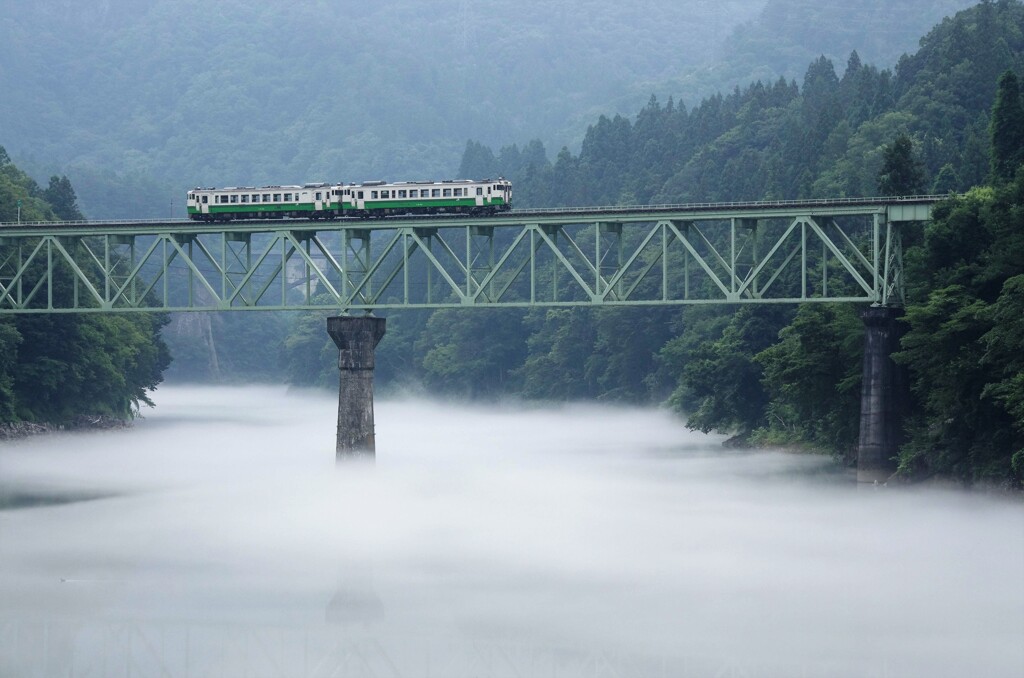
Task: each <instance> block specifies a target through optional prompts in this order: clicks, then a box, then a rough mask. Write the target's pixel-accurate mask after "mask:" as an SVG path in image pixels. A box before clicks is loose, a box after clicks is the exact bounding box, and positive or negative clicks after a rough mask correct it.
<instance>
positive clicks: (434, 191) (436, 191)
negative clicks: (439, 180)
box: [430, 188, 441, 198]
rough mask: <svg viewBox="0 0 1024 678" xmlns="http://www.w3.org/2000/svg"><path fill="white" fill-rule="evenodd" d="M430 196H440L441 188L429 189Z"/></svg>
mask: <svg viewBox="0 0 1024 678" xmlns="http://www.w3.org/2000/svg"><path fill="white" fill-rule="evenodd" d="M430 196H431V197H432V198H440V197H441V189H440V188H435V189H432V190H431V191H430Z"/></svg>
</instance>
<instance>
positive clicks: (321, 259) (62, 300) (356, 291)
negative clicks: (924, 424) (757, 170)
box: [0, 196, 944, 314]
mask: <svg viewBox="0 0 1024 678" xmlns="http://www.w3.org/2000/svg"><path fill="white" fill-rule="evenodd" d="M942 197H944V196H911V197H897V198H857V199H843V200H809V201H780V202H750V203H719V204H690V205H665V206H648V207H592V208H578V209H550V210H516V211H512V212H508V213H504V214H499V215H494V216H488V217H468V216H448V217H444V216H440V217H438V216H435V217H389V218H385V219H369V220H337V221H300V220H278V221H259V222H234V221H232V222H224V223H212V224H206V223H200V222H192V221H186V220H179V221H174V220H170V221H168V220H164V221H140V220H136V221H125V222H120V221H106V222H99V221H89V222H53V223H23V224H10V223H8V224H0V314H20V313H83V312H86V313H88V312H98V313H110V312H118V313H120V312H138V311H201V310H206V311H276V310H301V309H319V310H330V311H334V312H337V313H341V314H362V313H364V312H381V311H384V310H387V309H405V308H446V307H468V306H477V307H501V306H505V307H510V306H519V307H526V306H623V305H668V304H704V303H731V304H743V303H757V304H763V303H793V302H818V301H846V302H867V303H870V304H875V305H881V306H899V305H900V304H901V303H902V300H903V265H902V229H903V227H904V226H905V225H906V224H908V223H911V222H921V221H926V220H927V219H928V218H929V216H930V213H931V208H932V206H933V205H934V204H935V203H936V202H937V201H938V200H940V199H942Z"/></svg>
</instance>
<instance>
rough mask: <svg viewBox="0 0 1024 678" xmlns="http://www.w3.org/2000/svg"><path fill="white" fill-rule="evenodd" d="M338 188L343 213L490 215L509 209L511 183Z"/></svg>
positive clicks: (410, 183)
mask: <svg viewBox="0 0 1024 678" xmlns="http://www.w3.org/2000/svg"><path fill="white" fill-rule="evenodd" d="M338 188H340V190H341V195H340V196H339V197H340V203H341V214H342V215H343V216H353V217H371V216H376V217H384V216H388V215H401V214H466V213H468V214H493V213H495V212H498V211H502V210H509V209H511V208H512V182H511V181H508V180H507V179H496V180H493V179H485V180H483V181H473V180H470V179H460V180H448V181H402V182H396V183H387V182H384V181H367V182H364V183H361V184H345V185H343V186H340V187H338Z"/></svg>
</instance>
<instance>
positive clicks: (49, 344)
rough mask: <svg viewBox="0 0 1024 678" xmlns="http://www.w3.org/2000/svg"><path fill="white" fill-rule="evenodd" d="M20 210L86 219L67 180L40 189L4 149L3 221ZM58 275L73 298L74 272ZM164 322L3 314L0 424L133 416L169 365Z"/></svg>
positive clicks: (34, 216)
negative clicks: (161, 332)
mask: <svg viewBox="0 0 1024 678" xmlns="http://www.w3.org/2000/svg"><path fill="white" fill-rule="evenodd" d="M19 210H20V218H21V219H22V220H24V221H32V220H38V219H81V218H82V214H81V213H80V212H79V211H78V206H77V202H76V199H75V192H74V189H73V188H72V186H71V183H70V182H69V181H68V179H67V177H57V176H54V177H52V178H51V179H50V182H49V185H48V186H47V187H46V188H42V187H41V186H39V185H38V184H37V183H36V182H35V181H34V180H32V179H31V178H30V177H28V176H27V175H26V174H25V173H24V172H22V171H21V170H19V169H18V168H17V167H15V166H14V165H13V164H12V163H11V161H10V158H9V157H8V155H7V152H6V151H5V150H4V149H3V148H2V147H0V221H8V222H10V221H15V220H16V219H17V218H18V217H19ZM55 278H56V285H55V294H56V295H66V296H65V298H68V299H69V298H70V295H72V294H74V291H73V290H74V286H73V285H72V284H71V276H70V275H69V274H68V272H67V271H61V270H60V269H59V268H58V270H57V271H56V274H55ZM57 303H61V302H60V301H59V300H58V302H57ZM65 303H66V302H65ZM165 323H166V318H165V317H164V316H161V315H155V314H132V315H103V316H100V315H52V314H50V315H19V316H7V315H5V316H2V317H0V425H2V424H12V423H15V422H34V423H47V424H61V425H64V424H75V423H79V422H80V420H82V418H83V417H85V416H88V417H92V418H95V417H97V416H100V417H110V418H115V419H125V418H129V417H131V416H133V415H134V414H135V413H137V411H138V409H139V407H140V405H141V404H151V403H150V400H149V396H148V393H149V392H151V391H152V390H153V389H155V388H156V386H157V384H159V383H160V382H161V380H162V378H163V377H162V373H163V370H164V369H165V368H166V367H167V365H168V364H169V362H170V355H169V354H168V352H167V348H166V346H164V344H163V342H162V341H161V340H160V336H159V335H160V329H161V328H162V327H163V325H164V324H165Z"/></svg>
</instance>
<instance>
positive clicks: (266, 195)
mask: <svg viewBox="0 0 1024 678" xmlns="http://www.w3.org/2000/svg"><path fill="white" fill-rule="evenodd" d="M263 202H270V194H269V193H264V194H263Z"/></svg>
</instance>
